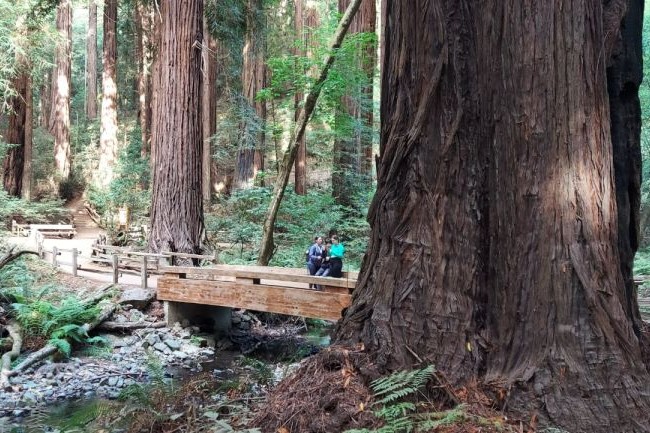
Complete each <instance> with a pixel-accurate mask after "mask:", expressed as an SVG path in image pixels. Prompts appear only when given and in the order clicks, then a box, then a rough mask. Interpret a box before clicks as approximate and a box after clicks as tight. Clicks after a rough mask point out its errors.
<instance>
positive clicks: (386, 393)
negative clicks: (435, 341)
mask: <svg viewBox="0 0 650 433" xmlns="http://www.w3.org/2000/svg"><path fill="white" fill-rule="evenodd" d="M434 371H435V368H434V367H433V366H432V365H430V366H428V367H425V368H422V369H419V370H412V371H398V372H395V373H393V374H391V375H390V376H386V377H382V378H379V379H377V380H375V381H373V382H372V383H371V384H370V386H371V388H372V390H373V392H374V395H375V398H378V400H376V402H375V403H374V406H378V409H376V410H375V411H374V412H373V414H374V415H375V416H376V417H377V418H379V419H381V420H382V421H384V425H383V426H381V427H379V428H378V429H374V430H369V429H358V430H357V429H355V430H347V431H345V433H395V432H400V433H411V432H426V431H431V430H433V429H435V428H437V427H440V426H443V425H449V424H453V423H455V422H458V421H461V420H463V419H465V407H464V406H463V405H460V406H457V407H455V408H454V409H451V410H448V411H444V412H430V413H416V409H417V407H416V405H415V403H412V402H409V401H400V400H402V399H403V398H404V397H407V396H409V395H412V394H415V393H417V392H419V390H421V389H422V387H424V386H425V385H426V383H427V382H428V381H429V380H430V379H431V377H432V376H433V373H434Z"/></svg>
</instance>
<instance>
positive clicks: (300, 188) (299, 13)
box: [293, 0, 307, 195]
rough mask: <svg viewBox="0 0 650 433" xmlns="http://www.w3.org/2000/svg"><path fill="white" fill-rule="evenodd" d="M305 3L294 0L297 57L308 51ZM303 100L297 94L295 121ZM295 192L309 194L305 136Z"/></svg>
mask: <svg viewBox="0 0 650 433" xmlns="http://www.w3.org/2000/svg"><path fill="white" fill-rule="evenodd" d="M303 3H304V0H294V28H295V32H296V39H298V43H297V44H296V48H295V49H294V55H295V56H296V57H299V56H304V55H305V51H306V43H305V34H304V32H305V28H304V27H305V26H304V25H303V21H304V9H305V8H304V4H303ZM303 98H304V95H303V94H302V92H296V95H295V97H294V107H295V108H294V119H293V120H294V121H297V120H298V117H299V114H300V110H302V103H303ZM294 191H295V192H296V194H299V195H305V194H307V145H306V143H305V136H304V135H303V136H302V137H301V138H300V142H299V144H298V153H297V154H296V162H295V163H294Z"/></svg>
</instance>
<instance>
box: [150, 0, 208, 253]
mask: <svg viewBox="0 0 650 433" xmlns="http://www.w3.org/2000/svg"><path fill="white" fill-rule="evenodd" d="M161 15H162V28H161V39H160V46H159V50H158V56H159V63H158V68H157V71H156V73H157V74H159V78H158V79H156V82H157V83H158V85H159V86H160V88H159V89H157V91H156V97H155V99H154V108H153V117H154V121H153V125H152V126H153V129H152V144H153V148H154V149H156V155H155V163H154V164H155V165H154V177H153V188H152V203H151V226H152V227H151V235H150V237H149V248H150V249H151V250H152V251H155V252H160V251H178V252H185V253H198V252H199V251H200V248H201V236H202V234H203V204H202V195H201V158H202V149H203V145H202V117H201V116H200V115H197V113H199V114H200V113H201V106H202V101H201V82H202V73H201V44H202V42H203V41H202V17H203V1H202V0H187V1H184V2H163V3H162V4H161Z"/></svg>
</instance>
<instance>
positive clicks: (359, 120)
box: [332, 0, 377, 207]
mask: <svg viewBox="0 0 650 433" xmlns="http://www.w3.org/2000/svg"><path fill="white" fill-rule="evenodd" d="M348 4H350V0H339V13H342V12H343V11H344V10H345V8H347V6H348ZM376 17H377V13H376V8H375V0H363V1H362V2H361V7H360V8H359V11H358V12H357V14H356V15H355V17H354V20H353V21H352V24H351V25H350V30H349V31H350V32H351V33H362V32H363V33H374V32H375V20H376ZM375 48H376V46H375V44H374V43H367V44H364V45H360V46H359V47H358V51H357V54H356V55H357V65H358V67H359V68H360V69H362V70H363V71H364V74H365V77H364V78H365V79H364V82H363V83H361V88H360V89H358V94H359V97H357V98H353V97H350V96H345V97H343V100H342V101H341V105H342V111H341V112H338V113H337V115H336V126H337V130H338V131H339V138H337V139H336V140H335V141H334V149H333V153H334V161H333V162H334V164H333V172H332V195H333V196H334V198H335V199H336V201H337V203H339V204H341V205H344V206H349V207H351V206H352V205H353V203H354V202H353V198H354V193H355V191H356V190H357V189H358V187H359V184H360V183H361V184H364V185H365V186H370V184H371V181H372V127H373V105H372V88H373V77H374V71H375V63H376V60H377V59H376V55H375ZM355 90H356V89H355ZM353 94H357V92H356V91H354V92H353Z"/></svg>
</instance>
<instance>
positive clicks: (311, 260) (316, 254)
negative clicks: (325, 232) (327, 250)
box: [307, 236, 323, 275]
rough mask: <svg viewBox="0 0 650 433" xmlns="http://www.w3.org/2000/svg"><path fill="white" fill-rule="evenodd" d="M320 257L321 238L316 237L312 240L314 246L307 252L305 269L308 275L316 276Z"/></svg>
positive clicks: (321, 253) (321, 249) (321, 252)
mask: <svg viewBox="0 0 650 433" xmlns="http://www.w3.org/2000/svg"><path fill="white" fill-rule="evenodd" d="M322 256H323V238H322V237H320V236H316V237H315V238H314V244H313V245H312V246H311V247H309V250H308V251H307V269H308V270H309V275H316V272H317V271H318V268H320V264H321V260H322Z"/></svg>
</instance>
